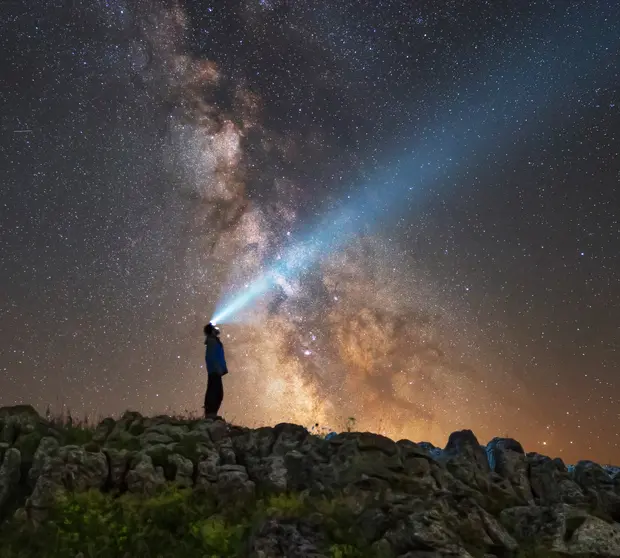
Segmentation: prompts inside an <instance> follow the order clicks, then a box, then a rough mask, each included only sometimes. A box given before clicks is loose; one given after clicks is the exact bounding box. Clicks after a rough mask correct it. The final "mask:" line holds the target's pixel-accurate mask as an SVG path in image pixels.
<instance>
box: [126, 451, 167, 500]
mask: <svg viewBox="0 0 620 558" xmlns="http://www.w3.org/2000/svg"><path fill="white" fill-rule="evenodd" d="M125 482H126V484H127V490H129V492H135V493H138V494H145V495H150V494H154V493H155V491H156V490H157V488H158V487H160V486H163V485H164V484H165V483H166V478H165V477H164V470H163V468H162V467H154V466H153V461H152V459H151V458H150V456H148V455H147V454H145V453H139V454H138V455H136V456H135V458H134V461H133V462H132V464H131V468H130V470H129V472H128V473H127V475H126V477H125Z"/></svg>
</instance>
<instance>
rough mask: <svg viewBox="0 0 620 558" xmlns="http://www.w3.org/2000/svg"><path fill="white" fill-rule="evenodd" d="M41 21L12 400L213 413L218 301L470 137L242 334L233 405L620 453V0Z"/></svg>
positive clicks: (11, 85)
mask: <svg viewBox="0 0 620 558" xmlns="http://www.w3.org/2000/svg"><path fill="white" fill-rule="evenodd" d="M48 4H49V5H47V6H46V7H45V8H43V7H40V6H37V5H36V3H25V4H23V5H18V4H14V3H8V4H7V5H6V6H3V7H2V10H3V11H4V12H6V13H4V12H3V13H4V15H3V17H2V29H1V31H2V33H1V36H2V41H3V51H5V52H7V53H8V54H7V56H6V57H5V61H3V62H2V64H3V66H2V75H3V76H8V79H7V80H6V84H5V86H3V88H2V89H1V90H0V99H1V100H2V102H3V104H4V105H5V106H6V107H9V110H6V111H3V113H2V120H1V125H2V139H1V143H0V155H1V156H2V159H1V161H0V162H1V168H2V169H3V172H4V175H5V177H4V183H5V185H4V187H3V191H2V200H1V201H2V205H1V207H2V212H3V217H2V232H1V234H2V237H1V239H0V240H1V246H2V266H1V269H0V273H1V280H2V286H3V288H2V298H1V299H0V300H1V303H2V306H1V308H2V314H1V315H0V331H1V332H2V337H3V341H2V345H1V346H2V354H1V356H0V374H1V375H0V404H12V403H15V402H22V401H23V402H31V403H33V404H35V405H36V406H37V408H39V409H40V410H41V411H43V410H45V408H46V407H47V405H51V406H52V407H53V408H55V409H59V408H62V407H63V406H65V407H70V408H71V409H72V411H73V412H74V413H77V414H83V413H86V414H89V415H91V416H97V415H102V414H109V413H119V412H122V411H123V410H124V409H126V408H133V409H138V410H140V411H143V412H145V413H154V412H199V411H200V406H201V404H202V397H203V390H204V386H205V381H206V378H205V371H204V362H203V360H204V354H203V351H204V345H203V344H202V342H203V339H202V336H201V333H202V326H203V325H204V323H205V322H206V321H207V320H208V319H209V318H210V317H211V316H212V314H213V312H214V310H215V308H216V306H217V305H218V304H221V301H222V300H224V299H226V297H227V296H230V295H231V294H234V293H235V292H238V291H239V290H240V289H241V290H242V289H244V288H245V286H246V285H248V284H250V283H251V281H252V280H254V279H255V278H256V277H257V276H260V274H261V273H263V272H264V271H265V270H266V266H269V265H270V263H271V262H274V261H278V258H279V257H281V256H282V255H283V254H289V253H290V251H291V250H292V249H293V250H294V249H296V247H297V246H299V242H300V240H303V239H304V238H305V235H306V234H307V230H308V227H310V228H311V227H312V226H313V224H315V223H321V222H322V220H324V219H325V216H326V215H330V214H332V213H333V212H337V211H338V210H339V209H338V208H340V207H342V204H343V203H344V204H345V206H346V204H355V203H356V201H357V200H356V185H358V184H370V187H371V189H373V192H375V194H377V193H378V195H379V199H382V197H383V196H382V195H381V188H382V187H383V188H385V187H386V186H385V185H383V186H382V185H380V184H377V185H375V182H373V177H376V176H377V175H378V172H380V169H381V168H383V166H384V165H385V164H386V161H394V160H396V163H395V164H398V165H403V166H406V165H408V164H410V162H411V161H410V160H409V159H408V158H407V155H406V154H405V155H403V154H402V153H403V151H402V150H399V148H398V146H402V145H409V144H410V142H411V141H412V138H413V139H415V140H416V141H419V142H422V143H424V142H429V141H433V140H435V138H436V137H437V134H438V133H439V132H442V131H443V132H445V129H444V130H442V126H444V128H445V126H446V125H447V124H446V123H450V122H453V121H455V120H454V119H456V122H457V123H461V124H460V125H461V126H463V129H462V130H461V132H459V134H458V135H457V136H454V138H455V140H456V141H457V143H458V142H461V144H462V146H463V148H467V149H469V150H474V151H475V153H474V154H475V158H474V157H472V158H471V160H469V161H468V165H467V167H466V168H465V167H462V168H461V169H460V172H456V170H454V172H453V171H452V170H451V169H446V170H445V172H443V174H441V176H440V177H438V179H437V180H435V181H434V182H433V184H426V185H425V184H422V183H420V182H419V181H418V182H417V183H416V192H415V195H413V196H412V197H410V198H408V199H406V200H403V202H402V203H401V204H400V207H399V209H400V212H399V213H398V214H395V213H385V214H382V213H381V214H380V213H379V212H377V211H375V212H372V211H367V220H368V222H367V223H363V222H362V223H361V226H359V228H358V229H357V230H356V234H355V238H352V239H350V240H348V241H347V242H346V243H344V244H343V245H342V246H339V247H338V249H337V250H333V251H330V252H329V253H328V252H325V253H322V254H321V256H320V257H318V258H316V261H315V262H313V265H310V266H309V267H308V269H306V270H305V272H304V273H303V274H298V275H295V276H291V277H286V278H284V280H282V281H281V282H280V284H279V286H278V288H277V289H275V290H274V291H273V292H269V293H266V294H265V296H263V297H260V298H259V299H257V300H256V302H255V304H253V305H252V306H251V308H249V309H248V312H247V313H246V314H245V315H244V317H243V319H238V320H235V321H233V322H232V323H230V324H224V325H223V339H224V342H225V346H226V351H227V356H228V361H229V369H230V370H231V374H230V375H229V376H227V377H226V382H225V392H226V396H225V402H224V406H223V409H222V411H223V414H224V415H225V416H226V418H228V419H229V420H231V421H234V422H238V423H242V424H248V425H256V424H264V423H269V424H273V423H276V422H282V421H291V422H297V423H301V424H304V425H307V426H309V427H310V426H312V425H314V424H316V423H318V424H319V428H321V429H326V428H334V429H336V430H338V429H342V428H345V427H346V424H347V422H349V423H350V420H349V418H350V417H354V418H355V427H356V428H360V429H369V430H373V431H377V432H382V433H384V434H387V435H389V436H391V437H395V438H399V437H408V438H411V439H414V440H417V441H421V440H428V441H431V442H433V443H436V444H438V445H443V444H444V443H445V441H446V439H447V436H448V435H449V433H450V432H451V431H453V430H457V429H461V428H472V429H473V430H474V431H475V433H476V434H477V435H478V437H479V438H480V439H481V441H483V442H486V441H487V440H488V439H489V438H491V437H493V436H495V435H509V436H513V437H515V438H517V439H519V440H520V441H521V442H522V443H523V444H524V445H525V446H526V449H527V450H531V451H534V450H536V451H542V452H543V453H547V454H552V455H561V456H562V457H565V458H567V459H569V460H571V459H576V458H584V457H592V458H595V459H598V460H600V461H611V460H614V459H615V460H616V461H618V460H620V438H619V435H620V434H619V432H620V430H619V429H618V426H619V425H620V414H619V405H618V402H619V400H620V382H619V381H618V380H617V379H616V378H615V376H617V374H618V369H619V368H620V360H619V358H618V350H619V344H618V343H619V342H618V339H620V321H619V319H618V315H620V314H618V310H619V307H620V287H619V285H618V281H617V271H616V270H617V269H620V262H619V261H618V256H617V254H618V248H620V242H619V241H620V238H619V236H620V233H619V231H620V228H619V225H618V221H617V217H616V215H615V212H616V208H618V207H620V200H619V199H618V192H617V187H616V184H617V181H618V177H619V176H620V165H619V164H618V149H619V147H620V138H618V137H617V132H616V130H617V129H619V128H618V126H619V125H620V113H619V107H620V105H618V106H617V105H616V102H617V96H618V93H619V91H618V73H617V70H616V69H615V68H617V64H618V61H619V60H618V58H619V57H618V51H617V47H618V45H617V43H616V42H614V41H611V40H609V39H610V38H613V37H614V36H618V31H620V16H618V14H617V13H616V11H615V10H614V9H613V8H614V6H613V3H612V2H604V1H599V2H589V3H586V2H571V3H570V4H569V5H562V6H556V7H553V6H551V5H549V6H546V5H545V6H541V5H538V4H536V3H534V2H532V3H528V2H523V3H520V4H519V6H516V5H515V3H514V2H494V3H492V5H488V4H487V3H484V2H480V3H478V2H474V3H473V4H475V6H473V4H472V2H465V1H462V2H461V1H456V2H453V1H452V2H417V3H415V5H411V4H412V3H411V2H398V1H395V0H394V1H389V2H387V1H386V2H373V3H369V4H368V5H366V6H365V7H364V8H363V9H362V7H361V6H360V5H359V3H345V2H338V3H335V2H334V3H332V2H320V3H314V2H300V3H288V2H282V1H277V0H274V1H270V2H263V1H260V2H259V1H253V0H252V1H249V0H248V1H247V2H241V3H218V2H212V3H209V2H200V3H198V2H197V3H191V2H189V3H178V4H177V3H173V2H146V1H141V2H137V3H131V4H129V3H127V4H125V3H122V2H118V1H116V2H98V3H86V2H84V3H83V4H80V3H77V4H76V6H75V7H74V9H73V10H69V9H68V8H66V7H65V5H64V3H62V2H56V3H54V2H50V3H48ZM594 5H595V6H594ZM86 29H90V31H88V32H87V31H86ZM573 37H574V41H573ZM571 43H574V44H575V45H578V46H579V48H578V52H573V51H570V49H567V48H566V47H567V45H570V44H571ZM481 76H482V77H481ZM528 76H531V81H528V79H529V78H528ZM567 76H569V77H570V79H567ZM515 80H516V81H515ZM516 82H519V83H524V84H527V87H525V89H524V92H523V95H521V96H518V95H516V93H515V92H514V91H513V90H512V89H511V84H513V83H516ZM541 92H545V94H548V97H547V98H553V105H552V106H546V105H544V104H542V103H541V98H539V97H537V96H536V95H535V93H541ZM513 94H514V95H513ZM512 99H515V100H514V101H513V100H512ZM517 100H518V102H517ZM483 101H484V103H483ZM481 103H483V104H481ZM535 103H539V104H535ZM480 107H483V108H480ZM525 107H527V110H525ZM551 109H552V110H551ZM491 125H493V126H496V128H491ZM477 126H480V128H479V129H477ZM483 128H484V130H485V131H486V132H489V133H491V136H490V137H494V138H496V139H497V141H496V142H493V145H491V144H488V143H486V144H479V143H476V142H475V141H474V140H475V137H476V136H477V135H479V134H478V132H479V133H480V134H481V133H482V130H483ZM507 130H511V133H510V135H507V133H506V131H507ZM439 137H441V136H439ZM500 139H501V140H502V142H503V143H501V144H500V141H499V140H500ZM441 147H442V148H444V147H445V149H446V150H447V149H448V146H447V145H442V146H441ZM496 147H497V149H495V148H496ZM483 148H484V149H483ZM462 152H463V153H464V151H462ZM433 157H435V154H433ZM434 160H435V159H432V160H431V159H430V158H429V161H428V163H431V162H432V161H434ZM386 195H387V191H386ZM361 217H362V220H363V213H362V214H361ZM302 245H303V243H302ZM300 257H304V254H300Z"/></svg>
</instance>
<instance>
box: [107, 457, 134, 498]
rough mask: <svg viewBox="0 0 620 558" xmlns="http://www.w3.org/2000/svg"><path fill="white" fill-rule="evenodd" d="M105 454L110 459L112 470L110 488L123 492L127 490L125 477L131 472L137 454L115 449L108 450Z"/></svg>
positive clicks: (109, 463) (109, 464)
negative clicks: (130, 467) (130, 468)
mask: <svg viewBox="0 0 620 558" xmlns="http://www.w3.org/2000/svg"><path fill="white" fill-rule="evenodd" d="M104 454H105V455H106V457H107V459H108V466H109V469H110V475H109V480H110V488H115V489H118V490H123V489H125V488H126V484H125V476H126V475H127V472H128V471H129V465H130V463H131V461H132V460H133V459H134V457H135V455H136V454H135V452H132V451H129V450H125V449H123V450H117V449H114V448H106V449H105V450H104Z"/></svg>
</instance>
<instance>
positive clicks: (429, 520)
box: [385, 511, 461, 555]
mask: <svg viewBox="0 0 620 558" xmlns="http://www.w3.org/2000/svg"><path fill="white" fill-rule="evenodd" d="M385 538H386V539H387V540H388V542H389V543H390V546H391V547H392V549H393V550H394V552H395V553H396V555H400V554H404V553H405V552H409V551H412V550H426V551H433V550H440V549H441V551H442V552H450V553H457V552H459V551H460V549H461V545H460V541H459V537H458V536H457V534H456V533H455V532H454V531H452V530H451V529H450V528H449V527H448V526H446V525H445V524H444V523H443V522H442V520H441V516H440V515H439V514H438V513H436V512H433V511H422V512H415V513H413V514H410V515H409V516H408V517H407V518H405V519H404V520H401V521H399V522H398V524H397V525H396V526H395V527H393V528H392V529H390V530H389V531H388V532H387V533H386V534H385Z"/></svg>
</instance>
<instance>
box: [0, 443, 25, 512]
mask: <svg viewBox="0 0 620 558" xmlns="http://www.w3.org/2000/svg"><path fill="white" fill-rule="evenodd" d="M21 463H22V460H21V455H20V453H19V451H18V450H17V449H15V448H9V449H7V450H6V452H5V453H4V457H3V459H2V465H1V466H0V517H2V515H3V514H4V513H5V508H6V506H7V505H9V504H10V503H11V500H12V498H13V496H14V495H15V492H16V491H17V486H18V484H19V481H20V478H21Z"/></svg>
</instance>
